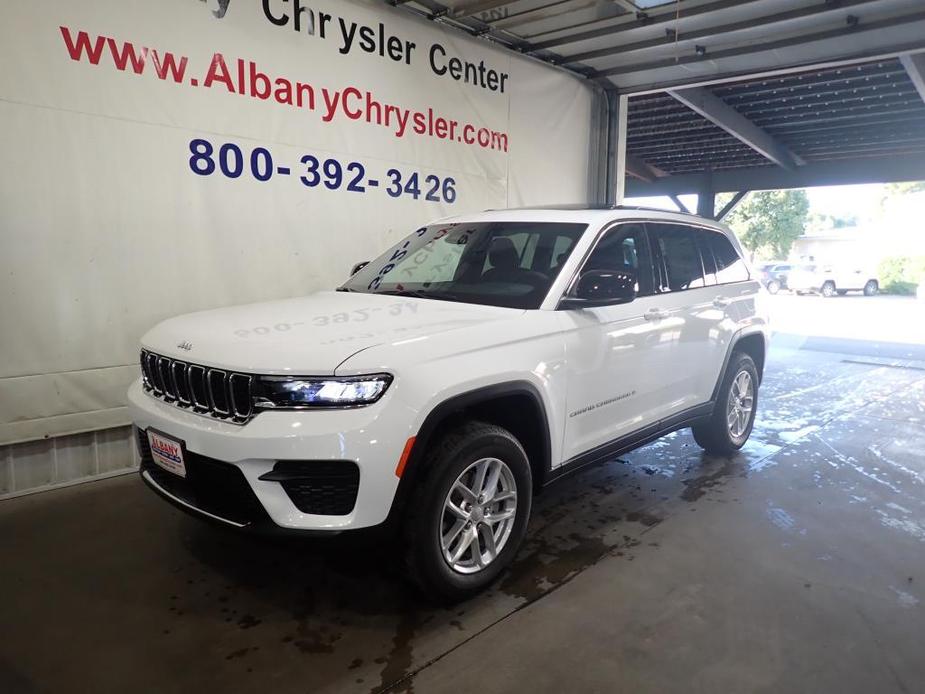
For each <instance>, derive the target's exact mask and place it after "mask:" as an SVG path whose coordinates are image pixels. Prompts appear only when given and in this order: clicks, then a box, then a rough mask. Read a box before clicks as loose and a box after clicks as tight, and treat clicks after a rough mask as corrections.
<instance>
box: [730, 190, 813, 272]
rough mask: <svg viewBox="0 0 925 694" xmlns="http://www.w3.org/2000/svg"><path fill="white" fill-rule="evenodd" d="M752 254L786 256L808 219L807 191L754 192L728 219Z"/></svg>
mask: <svg viewBox="0 0 925 694" xmlns="http://www.w3.org/2000/svg"><path fill="white" fill-rule="evenodd" d="M726 221H727V222H728V224H729V226H731V227H732V228H733V229H734V230H735V231H736V233H737V234H738V235H739V239H740V240H741V241H742V244H743V245H744V246H745V247H746V248H747V249H748V250H749V251H751V253H752V256H753V257H754V255H755V254H756V253H759V254H761V255H764V256H769V257H771V258H786V257H787V255H789V253H790V248H791V247H792V246H793V242H794V241H795V240H796V239H797V237H799V236H800V235H802V234H803V232H804V230H805V229H806V223H807V222H808V221H809V198H808V197H807V196H806V191H805V190H769V191H763V192H759V193H751V194H750V195H749V196H748V197H747V198H746V199H745V200H744V201H743V202H742V203H741V204H740V205H739V206H738V207H737V208H736V209H735V210H733V212H732V213H731V214H730V215H729V217H727V220H726Z"/></svg>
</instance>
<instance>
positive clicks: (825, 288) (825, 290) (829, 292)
mask: <svg viewBox="0 0 925 694" xmlns="http://www.w3.org/2000/svg"><path fill="white" fill-rule="evenodd" d="M835 293H836V290H835V283H834V282H832V281H831V280H828V281H826V282H823V283H822V296H824V297H826V298H831V297H833V296H835Z"/></svg>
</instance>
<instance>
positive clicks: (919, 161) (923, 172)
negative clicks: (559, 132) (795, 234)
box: [626, 153, 925, 198]
mask: <svg viewBox="0 0 925 694" xmlns="http://www.w3.org/2000/svg"><path fill="white" fill-rule="evenodd" d="M712 178H713V182H712V188H713V191H714V192H716V193H736V192H738V191H740V190H782V189H788V188H812V187H814V186H842V185H855V184H859V183H895V182H900V181H925V153H919V154H905V155H903V154H898V155H895V156H891V157H863V158H861V157H859V158H857V159H834V160H830V161H820V162H810V163H808V164H806V165H805V166H801V167H800V168H798V169H796V170H794V171H788V170H787V169H782V168H780V167H777V166H761V167H757V168H747V169H724V170H721V171H714V172H713V176H712ZM702 186H703V174H702V173H692V174H677V175H674V176H666V177H664V178H658V179H656V180H655V181H653V182H652V183H646V182H645V181H639V180H634V179H630V180H629V181H627V185H626V194H627V195H628V196H630V197H634V198H636V197H651V196H659V195H687V194H696V193H699V192H700V190H701V188H702Z"/></svg>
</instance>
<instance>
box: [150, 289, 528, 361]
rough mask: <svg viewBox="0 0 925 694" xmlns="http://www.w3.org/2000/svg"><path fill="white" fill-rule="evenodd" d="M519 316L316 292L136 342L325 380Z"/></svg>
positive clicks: (169, 324) (199, 320)
mask: <svg viewBox="0 0 925 694" xmlns="http://www.w3.org/2000/svg"><path fill="white" fill-rule="evenodd" d="M522 313H523V311H522V310H519V309H510V308H499V307H495V306H482V305H477V304H463V303H456V302H450V301H436V300H433V299H415V298H410V297H399V296H390V295H384V294H360V293H347V292H319V293H317V294H313V295H311V296H307V297H300V298H297V299H287V300H283V301H272V302H266V303H259V304H249V305H246V306H235V307H230V308H223V309H216V310H212V311H201V312H199V313H191V314H188V315H185V316H179V317H177V318H171V319H169V320H166V321H164V322H163V323H160V324H159V325H157V326H156V327H155V328H154V329H152V330H151V331H149V332H148V333H147V334H146V335H145V336H144V337H143V338H142V341H141V342H142V347H144V348H145V349H149V350H151V351H152V352H157V353H158V354H163V355H165V356H169V357H173V358H174V359H180V360H183V361H187V362H191V363H194V364H203V365H206V366H214V367H217V368H223V369H228V370H231V371H240V372H244V373H262V374H279V375H285V374H298V375H306V376H311V375H319V376H324V375H331V374H334V373H335V370H336V369H337V367H338V365H340V364H341V363H343V362H344V361H346V360H347V359H349V358H350V357H351V356H353V355H355V354H357V353H358V352H361V351H363V350H364V349H368V348H370V347H375V346H377V345H382V344H389V343H394V342H399V341H404V340H409V339H412V338H416V337H423V336H430V335H435V334H438V333H443V332H447V331H450V330H461V329H464V328H466V327H469V326H472V325H476V324H484V323H485V322H486V321H496V320H504V319H507V318H510V317H511V316H514V315H520V314H522Z"/></svg>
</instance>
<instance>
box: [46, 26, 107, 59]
mask: <svg viewBox="0 0 925 694" xmlns="http://www.w3.org/2000/svg"><path fill="white" fill-rule="evenodd" d="M58 28H59V29H61V36H62V37H64V45H65V47H66V48H67V52H68V54H69V55H70V56H71V60H81V59H82V58H83V56H84V53H86V54H87V57H88V58H89V59H90V62H91V63H92V64H93V65H99V62H100V58H101V57H102V55H103V46H105V45H106V39H105V38H104V37H102V36H97V37H96V43H94V44H93V47H92V48H91V47H90V37H89V36H88V35H87V32H86V31H81V32H78V33H77V43H76V44H75V43H74V40H73V39H72V38H71V32H70V30H69V29H68V28H67V27H58Z"/></svg>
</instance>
